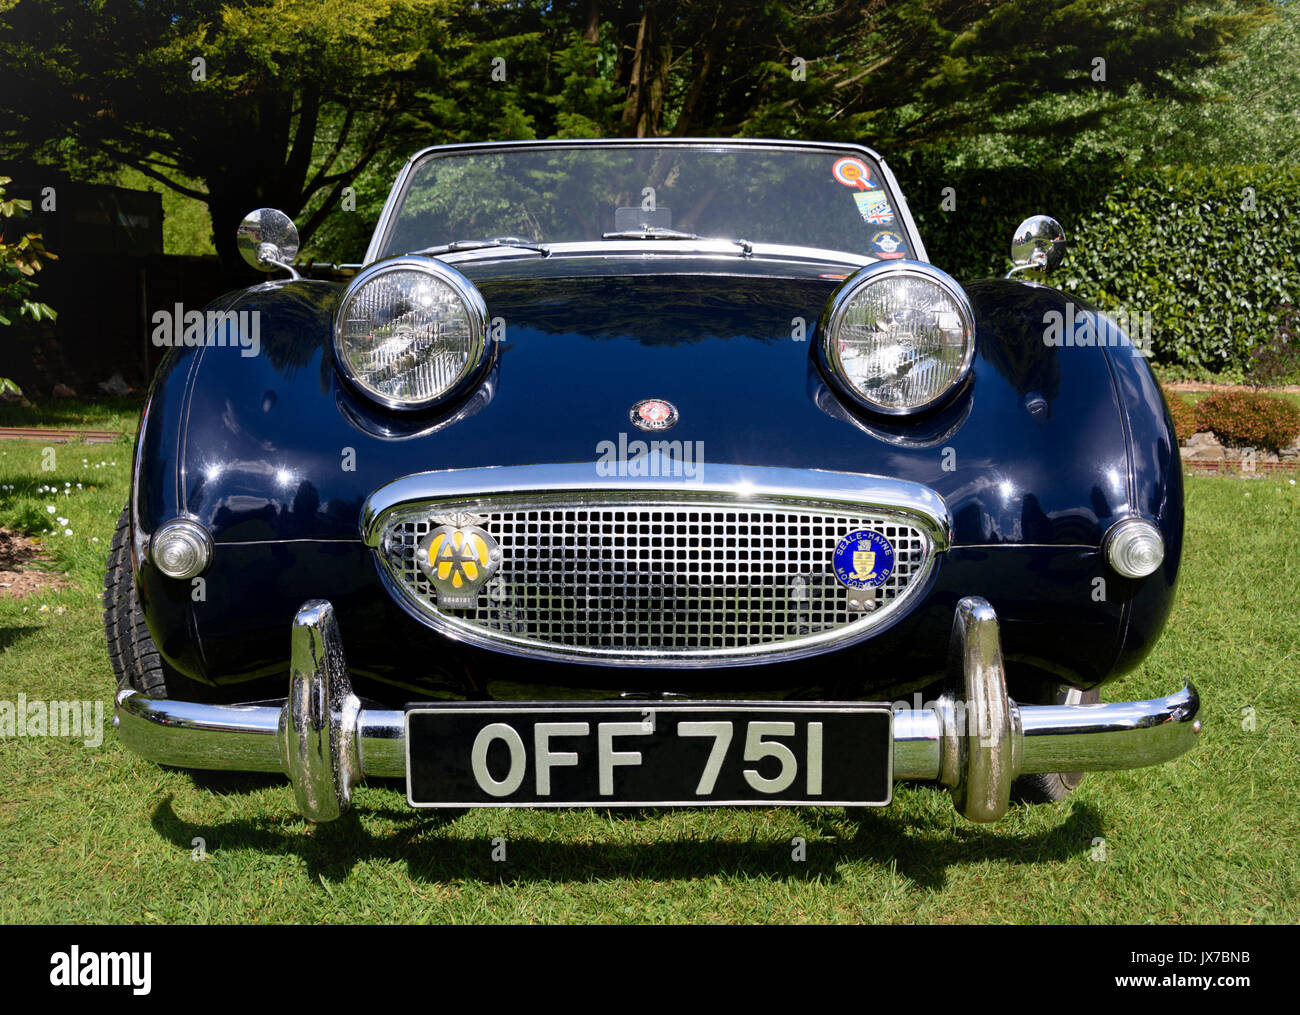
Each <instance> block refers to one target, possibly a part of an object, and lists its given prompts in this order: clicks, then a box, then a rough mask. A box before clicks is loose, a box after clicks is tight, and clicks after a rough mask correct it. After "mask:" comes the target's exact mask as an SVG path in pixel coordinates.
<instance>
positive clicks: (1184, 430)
mask: <svg viewBox="0 0 1300 1015" xmlns="http://www.w3.org/2000/svg"><path fill="white" fill-rule="evenodd" d="M1165 401H1166V402H1168V403H1169V416H1170V418H1171V419H1173V421H1174V434H1175V435H1176V436H1177V437H1178V443H1179V444H1182V443H1183V442H1184V441H1186V440H1187V438H1188V437H1190V436H1192V434H1194V433H1196V431H1197V429H1198V428H1197V425H1196V409H1195V408H1193V406H1192V403H1191V402H1189V401H1188V400H1187V399H1185V398H1183V397H1182V396H1181V395H1176V394H1174V393H1173V392H1172V391H1166V392H1165Z"/></svg>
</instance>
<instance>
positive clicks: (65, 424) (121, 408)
mask: <svg viewBox="0 0 1300 1015" xmlns="http://www.w3.org/2000/svg"><path fill="white" fill-rule="evenodd" d="M29 400H30V401H31V403H32V405H31V406H30V407H24V406H21V405H15V404H10V403H4V402H0V426H39V427H47V428H50V429H54V430H67V429H77V430H118V431H120V432H122V433H125V434H132V435H133V434H134V433H135V430H136V427H137V426H138V425H139V423H140V409H141V407H142V406H143V405H144V397H143V396H138V397H137V396H128V397H126V398H113V397H102V398H97V399H95V400H94V401H82V400H80V399H75V398H39V397H36V398H30V399H29ZM127 457H128V458H129V457H130V455H129V453H128V455H127ZM96 461H98V459H96Z"/></svg>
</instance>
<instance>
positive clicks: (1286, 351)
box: [1250, 304, 1300, 388]
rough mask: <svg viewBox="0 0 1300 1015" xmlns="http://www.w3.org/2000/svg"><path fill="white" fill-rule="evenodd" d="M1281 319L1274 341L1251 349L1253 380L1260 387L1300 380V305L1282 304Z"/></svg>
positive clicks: (1255, 385) (1251, 375)
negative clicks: (1298, 306) (1299, 306)
mask: <svg viewBox="0 0 1300 1015" xmlns="http://www.w3.org/2000/svg"><path fill="white" fill-rule="evenodd" d="M1281 312H1282V323H1281V325H1280V326H1279V327H1278V329H1277V334H1276V335H1275V336H1274V337H1273V341H1271V342H1267V343H1264V344H1261V345H1257V346H1255V348H1254V349H1252V350H1251V353H1250V380H1251V384H1252V385H1253V386H1254V387H1257V388H1263V387H1268V386H1269V385H1273V384H1294V383H1295V382H1297V381H1300V308H1296V307H1293V306H1291V305H1290V304H1286V305H1285V306H1283V307H1282V308H1281Z"/></svg>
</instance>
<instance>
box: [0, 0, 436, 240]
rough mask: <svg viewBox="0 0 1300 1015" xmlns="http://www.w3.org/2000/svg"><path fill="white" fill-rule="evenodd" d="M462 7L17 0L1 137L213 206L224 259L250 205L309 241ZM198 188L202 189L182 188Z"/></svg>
mask: <svg viewBox="0 0 1300 1015" xmlns="http://www.w3.org/2000/svg"><path fill="white" fill-rule="evenodd" d="M460 6H461V3H460V0H323V2H308V0H254V2H244V3H239V4H232V5H229V6H225V5H222V4H221V3H219V2H216V0H177V2H172V3H166V4H152V3H151V4H140V3H135V2H132V0H99V2H97V3H93V4H87V3H84V2H80V0H19V2H17V3H15V4H13V5H12V6H11V7H9V9H8V10H6V11H4V13H3V14H0V92H2V93H3V94H5V95H10V96H21V97H22V98H21V101H20V102H16V103H6V108H5V109H4V110H3V111H0V146H2V147H9V148H12V149H15V150H18V151H22V152H24V153H30V154H35V155H36V156H38V157H45V158H47V159H49V158H50V157H51V155H52V153H55V152H56V150H57V151H62V152H64V153H65V154H66V151H67V146H66V139H67V138H68V137H69V135H70V136H71V137H72V138H73V139H74V140H75V142H76V146H77V147H78V149H79V151H81V152H83V153H84V152H90V153H99V154H101V155H103V156H106V157H107V158H109V159H111V160H112V161H114V162H117V163H120V164H123V165H127V166H131V167H134V168H136V169H138V170H139V171H140V172H142V173H144V174H146V175H147V176H149V177H151V178H153V179H156V180H159V181H161V182H163V183H165V184H167V185H168V186H169V187H172V188H173V189H175V190H177V191H178V192H180V193H183V194H187V195H189V196H191V197H193V198H195V199H197V200H200V201H203V202H205V203H207V204H208V205H209V207H210V210H211V213H212V222H213V231H214V243H215V245H216V248H217V250H218V252H219V253H220V255H221V257H222V261H223V263H225V264H227V265H228V266H229V265H234V264H237V263H238V256H237V253H236V248H235V242H234V237H235V229H236V227H237V226H238V223H239V221H240V219H241V218H242V217H243V215H244V214H246V213H247V212H248V211H250V210H251V209H253V208H256V207H260V206H264V205H266V206H272V207H278V208H280V209H281V210H283V211H285V212H287V213H288V214H289V215H291V216H294V217H298V216H299V215H300V214H301V213H302V212H303V211H304V210H305V209H308V208H309V206H310V210H309V213H308V215H307V217H306V218H305V219H304V220H302V221H300V222H299V227H300V232H301V233H302V235H303V236H304V237H305V238H309V237H310V236H311V234H312V233H313V232H314V231H315V229H316V227H317V226H318V225H319V224H320V222H321V221H322V220H323V219H324V218H325V216H326V215H328V214H329V213H330V212H331V211H333V210H334V209H335V208H337V207H338V206H339V204H340V202H341V201H342V199H343V197H344V190H345V188H346V187H348V186H349V185H350V184H351V183H352V181H354V180H355V179H356V177H357V176H358V174H359V173H361V172H362V171H363V170H364V169H365V168H366V166H367V165H368V164H369V163H370V162H371V160H372V159H374V158H375V156H376V154H377V153H378V152H380V151H381V150H382V149H383V148H384V147H385V146H386V145H388V144H390V143H391V142H392V140H393V138H392V133H393V130H394V127H395V125H396V124H398V123H399V122H400V121H401V118H402V116H403V114H404V113H406V112H408V111H409V110H410V109H411V107H412V105H413V103H414V102H415V101H416V88H415V84H416V82H417V81H419V82H423V83H424V84H426V85H428V84H430V83H434V82H436V81H437V80H438V79H439V75H440V67H442V66H443V65H444V63H445V59H446V58H447V57H448V56H453V57H454V55H455V53H456V51H457V49H458V47H459V46H460V41H459V39H458V37H457V36H456V35H455V34H454V32H453V29H452V22H453V19H454V17H455V15H456V14H457V12H458V10H459V8H460ZM186 178H189V179H193V180H199V181H202V183H203V185H204V186H203V187H202V188H197V187H194V186H191V185H188V184H187V183H185V182H182V181H183V180H184V179H186Z"/></svg>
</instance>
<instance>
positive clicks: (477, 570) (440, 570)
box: [415, 525, 501, 609]
mask: <svg viewBox="0 0 1300 1015" xmlns="http://www.w3.org/2000/svg"><path fill="white" fill-rule="evenodd" d="M415 559H416V561H417V562H418V564H419V566H420V570H421V571H423V572H424V575H425V577H427V578H428V579H429V581H430V582H431V583H432V585H433V587H434V590H435V591H436V592H437V593H438V606H440V607H441V608H443V609H465V608H466V607H472V606H474V605H476V604H477V602H478V593H479V589H481V588H482V587H483V586H484V584H486V583H487V580H488V579H489V578H491V577H492V575H494V574H495V573H496V571H497V568H499V567H500V566H501V546H500V544H498V543H497V541H496V540H495V539H494V538H492V536H491V535H490V534H489V533H488V532H487V531H486V530H485V529H482V528H480V527H479V526H477V525H465V526H456V525H439V526H438V527H437V528H435V529H433V530H432V531H431V532H430V533H429V534H428V535H427V536H425V537H424V538H423V539H421V540H420V543H419V546H418V547H417V552H416V558H415Z"/></svg>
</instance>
